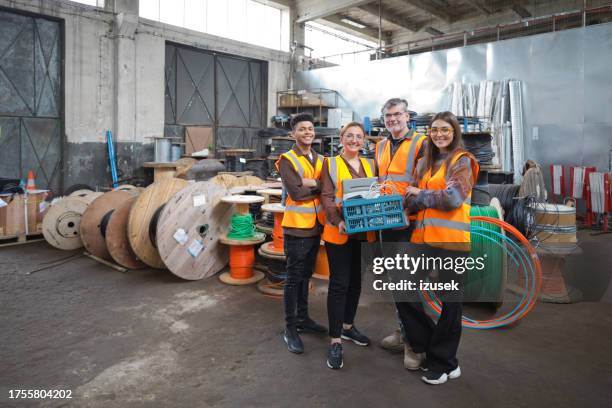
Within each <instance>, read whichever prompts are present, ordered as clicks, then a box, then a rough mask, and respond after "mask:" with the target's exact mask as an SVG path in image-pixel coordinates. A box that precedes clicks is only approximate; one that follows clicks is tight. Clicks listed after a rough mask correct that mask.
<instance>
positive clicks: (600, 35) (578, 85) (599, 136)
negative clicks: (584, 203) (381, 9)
mask: <svg viewBox="0 0 612 408" xmlns="http://www.w3.org/2000/svg"><path fill="white" fill-rule="evenodd" d="M610 65H612V24H600V25H593V26H588V27H585V28H578V29H571V30H566V31H561V32H556V33H546V34H540V35H535V36H530V37H522V38H517V39H512V40H505V41H499V42H494V43H489V44H478V45H472V46H467V47H462V48H455V49H449V50H441V51H434V52H428V53H422V54H417V55H412V56H403V57H397V58H390V59H386V60H381V61H371V62H368V63H365V64H360V65H355V66H347V67H342V66H339V67H331V68H322V69H317V70H313V71H306V72H300V73H297V74H296V75H297V78H296V86H297V87H299V88H302V87H303V88H308V87H324V88H331V89H336V90H337V91H339V92H340V94H341V95H342V96H343V97H344V98H345V99H346V100H347V101H348V103H349V105H350V107H351V108H352V109H353V110H354V111H355V112H356V113H357V114H358V115H359V116H361V117H363V116H370V117H378V116H379V115H380V107H381V105H382V104H383V103H384V101H385V100H386V99H387V98H389V97H392V96H403V97H406V98H407V99H408V102H409V103H410V109H412V110H415V111H417V112H420V113H426V112H435V111H438V110H441V109H443V107H444V106H446V105H447V103H445V98H444V92H443V90H444V88H445V87H446V86H447V85H449V84H451V83H453V82H462V83H478V82H479V81H481V80H493V81H499V80H503V79H519V80H521V81H523V108H524V126H525V140H524V141H525V158H526V159H534V160H537V161H538V162H539V163H541V164H542V165H544V166H548V165H549V164H551V163H555V164H563V165H566V166H569V165H582V166H596V167H597V168H598V169H599V170H600V171H602V170H607V169H608V151H609V150H610V149H612V116H611V115H610V114H609V109H610V107H611V106H612V81H610V78H611V77H610ZM547 173H548V171H546V174H547Z"/></svg>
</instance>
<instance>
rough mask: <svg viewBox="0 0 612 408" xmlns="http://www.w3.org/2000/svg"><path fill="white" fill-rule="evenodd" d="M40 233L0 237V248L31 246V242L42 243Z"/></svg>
mask: <svg viewBox="0 0 612 408" xmlns="http://www.w3.org/2000/svg"><path fill="white" fill-rule="evenodd" d="M44 240H45V239H44V238H43V235H42V232H37V233H35V234H29V235H25V234H24V235H9V236H0V247H8V246H13V245H22V244H31V243H33V242H40V241H44Z"/></svg>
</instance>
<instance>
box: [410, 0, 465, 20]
mask: <svg viewBox="0 0 612 408" xmlns="http://www.w3.org/2000/svg"><path fill="white" fill-rule="evenodd" d="M403 2H404V3H406V4H409V5H411V6H413V7H416V8H420V9H421V10H423V11H426V12H428V13H429V14H431V15H432V16H434V17H436V18H438V19H440V20H442V21H444V22H445V23H451V22H452V21H453V17H452V16H451V15H450V14H449V13H447V12H446V11H444V10H441V9H440V7H437V6H436V5H434V4H432V2H431V1H425V0H403Z"/></svg>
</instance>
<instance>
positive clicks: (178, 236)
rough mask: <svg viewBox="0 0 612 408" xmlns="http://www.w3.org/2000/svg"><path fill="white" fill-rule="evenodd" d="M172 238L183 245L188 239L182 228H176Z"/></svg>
mask: <svg viewBox="0 0 612 408" xmlns="http://www.w3.org/2000/svg"><path fill="white" fill-rule="evenodd" d="M172 238H174V239H175V240H176V242H178V243H179V244H181V245H185V244H186V243H187V241H188V240H189V237H188V236H187V233H186V232H185V230H184V229H182V228H179V229H177V230H176V232H175V233H174V235H173V236H172Z"/></svg>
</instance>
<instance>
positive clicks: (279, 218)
mask: <svg viewBox="0 0 612 408" xmlns="http://www.w3.org/2000/svg"><path fill="white" fill-rule="evenodd" d="M282 222H283V213H274V230H272V241H273V243H272V246H273V247H274V249H276V250H277V251H278V252H283V251H284V250H285V247H284V237H283V227H282V225H281V224H282Z"/></svg>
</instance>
